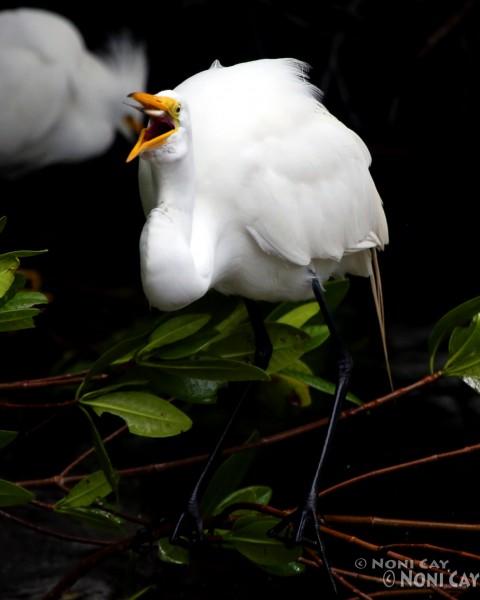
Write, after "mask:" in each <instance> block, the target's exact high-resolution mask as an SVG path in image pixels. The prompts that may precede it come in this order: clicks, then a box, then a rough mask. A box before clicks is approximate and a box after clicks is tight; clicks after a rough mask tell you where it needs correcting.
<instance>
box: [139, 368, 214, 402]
mask: <svg viewBox="0 0 480 600" xmlns="http://www.w3.org/2000/svg"><path fill="white" fill-rule="evenodd" d="M138 368H139V369H142V372H144V371H145V372H147V373H148V381H149V385H150V388H151V389H152V391H153V392H155V393H156V394H158V395H159V396H168V397H173V398H177V399H178V400H183V401H184V402H188V403H190V404H214V403H215V402H216V401H217V394H218V390H219V389H220V388H221V387H222V385H223V384H222V383H220V382H218V381H209V380H208V379H195V378H193V377H184V376H183V375H181V374H180V375H171V374H170V373H165V372H164V371H159V370H158V369H147V368H142V367H138Z"/></svg>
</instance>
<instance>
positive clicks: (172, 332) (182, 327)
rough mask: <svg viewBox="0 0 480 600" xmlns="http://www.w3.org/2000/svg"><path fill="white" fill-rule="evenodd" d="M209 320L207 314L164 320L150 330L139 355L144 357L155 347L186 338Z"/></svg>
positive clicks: (180, 316)
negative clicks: (147, 339) (146, 341)
mask: <svg viewBox="0 0 480 600" xmlns="http://www.w3.org/2000/svg"><path fill="white" fill-rule="evenodd" d="M209 320H210V315H207V314H199V315H196V314H185V315H179V316H178V317H172V318H170V319H168V320H167V321H164V322H163V323H161V324H160V325H159V326H158V327H157V328H156V329H155V330H154V331H153V332H152V334H151V335H150V338H149V341H148V343H147V345H146V346H145V347H144V348H142V349H141V350H140V352H139V356H141V357H145V356H147V355H150V354H152V352H154V351H155V350H156V349H157V348H161V347H162V346H167V345H169V344H173V343H174V342H178V341H179V340H183V339H184V338H188V337H189V336H191V335H193V334H194V333H197V331H199V330H200V329H202V327H204V326H205V325H206V324H207V323H208V321H209Z"/></svg>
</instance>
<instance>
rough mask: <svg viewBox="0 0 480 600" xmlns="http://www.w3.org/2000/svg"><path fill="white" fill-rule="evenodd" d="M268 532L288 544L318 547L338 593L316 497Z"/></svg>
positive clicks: (331, 581) (334, 589) (331, 582)
mask: <svg viewBox="0 0 480 600" xmlns="http://www.w3.org/2000/svg"><path fill="white" fill-rule="evenodd" d="M268 534H269V535H270V536H271V537H273V538H275V539H277V540H280V541H282V542H284V543H285V544H286V545H287V546H294V545H296V544H306V545H308V546H314V547H315V548H316V549H318V551H319V553H320V557H321V559H322V561H323V564H324V566H325V570H326V572H327V575H328V578H329V580H330V584H331V586H332V589H333V591H334V592H335V594H338V589H337V584H336V582H335V579H334V577H333V574H332V570H331V568H330V562H329V561H328V559H327V555H326V552H325V545H324V543H323V540H322V537H321V534H320V519H319V517H318V515H317V499H316V497H313V498H308V499H307V501H306V502H305V504H304V505H303V507H302V508H297V509H296V510H295V511H293V512H292V513H291V514H289V515H288V516H287V517H285V518H283V519H282V520H281V521H280V523H278V524H277V525H275V527H272V529H270V531H269V532H268Z"/></svg>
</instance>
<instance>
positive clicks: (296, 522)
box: [271, 277, 353, 591]
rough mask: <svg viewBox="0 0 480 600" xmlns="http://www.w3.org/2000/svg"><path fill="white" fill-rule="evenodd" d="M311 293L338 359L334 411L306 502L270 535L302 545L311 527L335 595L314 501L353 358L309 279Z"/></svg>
mask: <svg viewBox="0 0 480 600" xmlns="http://www.w3.org/2000/svg"><path fill="white" fill-rule="evenodd" d="M312 289H313V293H314V295H315V298H316V300H317V302H318V304H319V306H320V309H321V311H322V314H323V317H324V319H325V323H326V325H327V327H328V330H329V332H330V339H331V343H332V345H333V348H334V351H335V353H336V354H337V356H338V363H337V364H338V373H337V381H336V386H335V398H334V401H333V408H332V412H331V414H330V419H329V422H328V427H327V433H326V435H325V440H324V443H323V447H322V452H321V454H320V458H319V460H318V463H317V467H316V469H315V473H314V476H313V479H312V481H311V484H310V487H309V490H308V493H307V496H306V499H305V502H304V504H303V506H302V507H301V508H298V509H297V510H296V511H295V512H294V513H293V514H292V515H290V516H289V517H287V518H286V519H284V520H282V521H281V522H280V523H279V524H278V525H277V526H276V527H275V528H274V529H273V530H272V531H271V534H272V535H274V536H280V535H281V534H282V533H283V532H284V531H286V530H287V529H288V530H289V533H288V538H287V539H288V540H289V541H291V542H293V543H301V542H302V541H305V540H306V538H305V530H306V528H307V526H308V525H313V529H314V532H313V533H314V535H315V538H316V542H317V544H318V547H319V550H320V555H321V557H322V560H323V562H324V564H325V567H326V570H327V572H328V575H329V578H330V581H331V584H332V587H333V588H334V590H335V591H336V584H335V581H334V579H333V576H332V572H331V569H330V566H329V562H328V560H327V556H326V553H325V547H324V544H323V542H322V539H321V536H320V531H319V522H318V513H317V498H318V489H319V483H320V478H321V475H322V472H323V469H324V466H325V462H326V460H327V456H328V453H329V450H330V447H331V442H332V438H333V434H334V433H335V428H336V425H337V421H338V416H339V414H340V411H341V409H342V405H343V401H344V400H345V396H346V395H347V391H348V384H349V381H350V374H351V371H352V366H353V362H352V357H351V356H350V353H349V352H348V350H347V349H346V348H345V345H344V343H343V341H342V339H341V337H340V335H339V333H338V330H337V327H336V325H335V323H334V321H333V319H332V315H331V313H330V310H329V309H328V306H327V302H326V300H325V295H324V293H323V290H322V285H321V283H320V281H319V280H318V279H317V278H316V277H315V278H314V279H312Z"/></svg>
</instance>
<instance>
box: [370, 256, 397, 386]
mask: <svg viewBox="0 0 480 600" xmlns="http://www.w3.org/2000/svg"><path fill="white" fill-rule="evenodd" d="M371 252H372V266H373V270H372V273H371V275H370V284H371V286H372V296H373V302H374V304H375V311H376V313H377V318H378V325H379V327H380V336H381V339H382V348H383V356H384V358H385V366H386V369H387V376H388V381H389V383H390V387H391V389H392V391H393V390H394V386H393V379H392V370H391V368H390V360H389V357H388V346H387V336H386V328H385V310H384V304H383V290H382V279H381V276H380V266H379V264H378V256H377V251H376V249H375V248H372V251H371Z"/></svg>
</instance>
